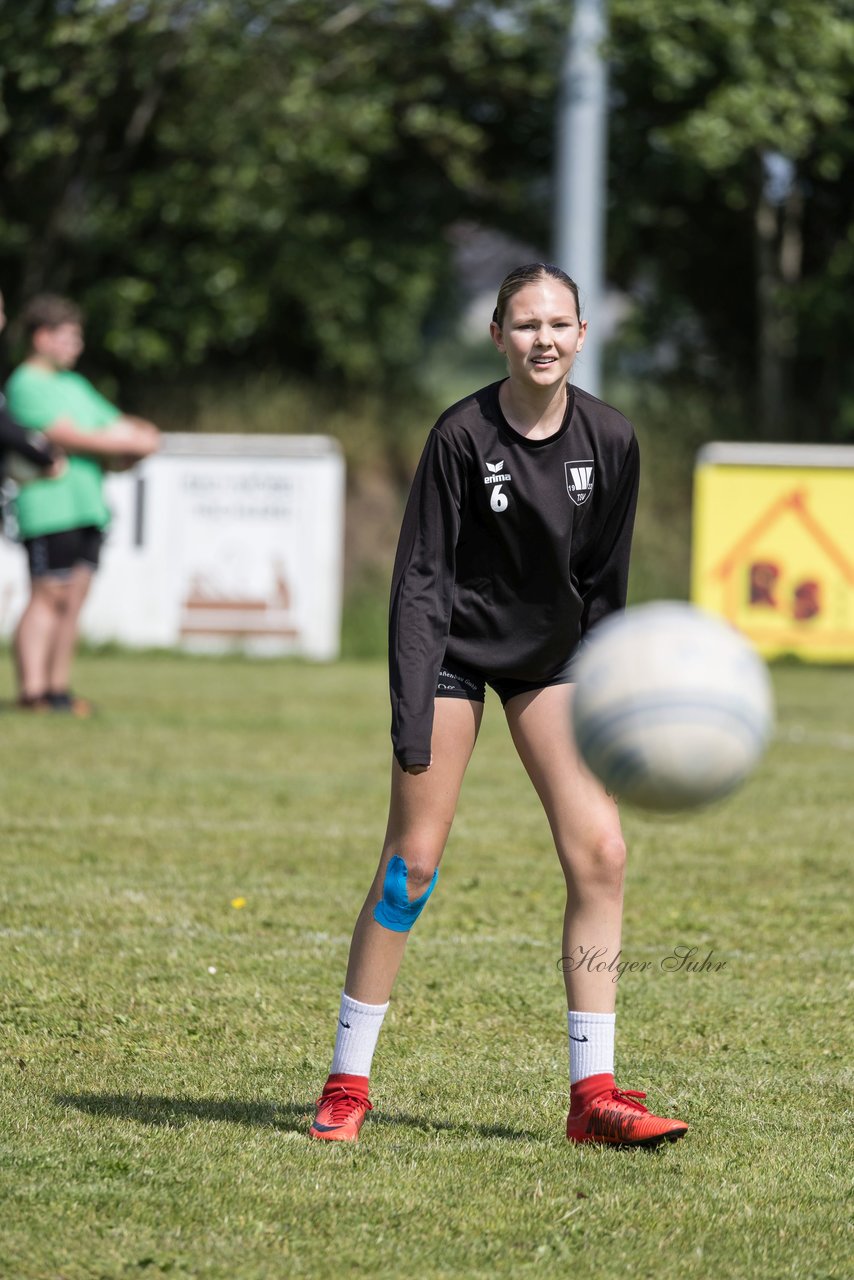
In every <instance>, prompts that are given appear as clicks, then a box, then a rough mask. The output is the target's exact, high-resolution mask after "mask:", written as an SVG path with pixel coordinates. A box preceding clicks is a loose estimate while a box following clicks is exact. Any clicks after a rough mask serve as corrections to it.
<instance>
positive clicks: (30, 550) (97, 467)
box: [6, 294, 160, 715]
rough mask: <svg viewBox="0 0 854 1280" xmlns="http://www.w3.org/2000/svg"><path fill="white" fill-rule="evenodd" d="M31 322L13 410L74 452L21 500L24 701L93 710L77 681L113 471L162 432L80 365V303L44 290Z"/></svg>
mask: <svg viewBox="0 0 854 1280" xmlns="http://www.w3.org/2000/svg"><path fill="white" fill-rule="evenodd" d="M23 324H24V327H25V329H26V333H27V337H28V341H29V354H28V356H27V358H26V360H24V362H23V364H21V365H19V366H18V368H17V369H16V370H15V371H14V373H13V374H12V376H11V377H10V378H9V381H8V383H7V384H6V397H7V402H8V405H9V410H10V412H11V413H12V414H13V416H14V417H15V418H16V419H17V420H18V422H20V423H21V425H22V426H24V427H26V428H27V429H29V430H32V431H39V432H41V433H42V434H43V435H44V436H46V437H47V439H48V440H49V441H50V442H51V443H52V444H53V445H55V446H57V447H58V448H59V449H61V450H62V451H63V452H64V453H65V454H67V456H68V465H67V466H66V467H65V469H64V470H63V471H62V474H60V475H58V476H56V477H54V478H48V479H44V478H39V479H34V480H32V481H31V482H30V483H28V484H24V485H22V486H21V488H20V491H19V493H18V496H17V500H16V514H17V521H18V528H19V531H20V536H21V540H22V542H23V543H24V546H25V547H26V550H27V556H28V559H29V565H30V579H31V584H32V589H31V594H30V599H29V601H28V603H27V606H26V608H25V609H24V612H23V614H22V616H21V620H20V622H19V623H18V629H17V632H16V634H15V658H16V663H17V670H18V681H19V699H18V704H19V706H20V707H22V708H25V709H27V710H37V711H40V710H54V711H66V712H67V711H70V712H73V713H74V714H77V715H87V714H88V713H89V710H90V707H89V704H88V703H87V702H86V701H85V699H82V698H75V697H74V695H73V694H72V693H71V690H70V687H69V686H70V676H71V665H72V660H73V657H74V650H75V648H76V644H77V634H78V626H79V618H80V611H81V609H82V608H83V604H84V601H85V599H86V596H87V595H88V592H89V588H90V586H91V584H92V576H93V574H94V573H95V570H96V569H97V567H98V560H99V555H100V550H101V543H102V540H103V535H104V530H105V529H106V527H107V525H108V524H109V521H110V512H109V509H108V508H107V505H106V502H105V501H104V492H103V475H104V470H105V469H109V470H124V469H126V468H127V467H129V466H133V464H134V463H135V462H138V461H139V460H140V459H141V458H144V457H146V456H147V455H148V454H150V453H153V452H154V451H155V450H156V449H157V448H158V446H159V439H160V433H159V432H158V430H157V428H156V427H155V426H153V425H152V424H151V423H150V422H145V421H143V420H142V419H140V418H132V417H130V416H128V415H126V414H123V413H122V412H121V410H120V409H117V408H116V406H115V405H113V404H111V403H110V401H109V400H106V399H105V398H104V397H103V396H102V395H101V394H100V393H99V392H98V391H96V390H95V388H94V387H93V386H92V384H91V382H89V381H88V380H87V379H86V378H84V377H83V376H82V375H81V374H79V373H75V372H74V371H73V370H74V366H75V364H76V363H77V361H78V359H79V358H80V355H81V353H82V351H83V324H82V317H81V313H80V310H79V308H78V307H77V306H76V305H75V304H74V303H73V302H70V301H69V300H68V299H66V298H60V297H57V296H56V295H54V294H42V295H40V296H39V297H36V298H33V300H32V301H31V302H30V303H29V305H28V306H27V307H26V309H25V312H24V315H23Z"/></svg>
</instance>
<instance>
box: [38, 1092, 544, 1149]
mask: <svg viewBox="0 0 854 1280" xmlns="http://www.w3.org/2000/svg"><path fill="white" fill-rule="evenodd" d="M54 1102H56V1104H57V1105H58V1106H61V1107H73V1108H74V1109H75V1110H77V1111H85V1112H88V1113H89V1115H93V1116H108V1117H111V1118H112V1119H115V1120H135V1121H136V1122H137V1123H138V1124H148V1125H160V1126H162V1127H164V1128H169V1129H180V1128H182V1127H183V1126H184V1125H185V1124H189V1123H190V1122H192V1121H193V1120H209V1121H222V1120H224V1121H227V1122H228V1123H229V1124H246V1125H257V1126H260V1127H262V1128H270V1129H281V1130H284V1131H287V1132H292V1133H305V1132H307V1130H308V1123H307V1121H308V1119H309V1117H310V1116H313V1115H314V1107H313V1106H311V1105H308V1104H305V1103H296V1102H284V1103H277V1102H241V1101H240V1100H239V1099H237V1098H221V1099H214V1098H167V1097H164V1096H161V1095H158V1094H134V1093H64V1094H57V1095H56V1097H55V1098H54ZM369 1123H370V1124H375V1125H394V1126H400V1127H402V1128H406V1129H420V1130H422V1132H424V1133H434V1132H435V1131H437V1130H452V1131H454V1132H457V1133H469V1134H478V1135H479V1136H480V1137H483V1138H503V1139H506V1140H508V1141H514V1142H535V1141H537V1139H536V1136H535V1135H534V1134H533V1133H527V1132H526V1131H525V1130H522V1129H508V1128H506V1127H505V1126H503V1125H483V1124H465V1123H460V1124H454V1123H452V1122H451V1121H448V1120H427V1119H425V1118H424V1117H423V1116H413V1115H408V1114H406V1113H404V1112H391V1113H384V1114H377V1112H374V1113H373V1115H372V1116H370V1117H369Z"/></svg>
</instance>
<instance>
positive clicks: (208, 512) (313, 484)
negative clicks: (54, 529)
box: [0, 434, 344, 659]
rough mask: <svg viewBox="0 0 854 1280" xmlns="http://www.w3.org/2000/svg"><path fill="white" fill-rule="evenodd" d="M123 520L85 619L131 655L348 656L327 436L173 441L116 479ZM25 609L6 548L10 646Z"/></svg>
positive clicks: (115, 527) (0, 559)
mask: <svg viewBox="0 0 854 1280" xmlns="http://www.w3.org/2000/svg"><path fill="white" fill-rule="evenodd" d="M106 492H107V502H108V504H109V506H110V508H111V510H112V512H113V520H112V524H111V526H110V530H109V533H108V537H107V540H106V543H105V545H104V549H103V553H102V559H101V568H100V570H99V572H98V574H97V575H96V577H95V581H94V584H93V587H92V591H91V593H90V596H89V599H88V600H87V602H86V606H85V609H84V612H83V616H82V619H81V631H82V634H83V636H84V637H85V638H86V639H88V640H91V641H95V642H104V641H110V640H112V641H118V642H120V643H121V644H126V645H128V646H132V647H152V646H155V647H168V648H171V647H176V646H181V647H184V648H189V649H198V650H209V651H210V650H213V651H216V650H225V649H241V650H244V651H247V652H253V653H261V654H301V655H304V656H305V657H309V658H317V659H329V658H334V657H336V656H337V654H338V649H339V640H340V629H341V590H342V558H343V557H342V553H343V541H344V461H343V458H342V456H341V451H340V448H339V446H338V444H337V442H336V441H335V440H333V439H331V438H329V437H326V436H229V435H222V436H220V435H189V434H188V435H177V434H174V435H167V436H165V437H164V445H163V449H162V450H161V452H160V453H158V454H156V455H155V456H154V457H152V458H148V459H146V461H145V462H143V463H141V464H140V465H139V466H138V467H135V468H134V470H133V471H130V472H125V473H121V474H114V475H109V476H107V478H106ZM26 597H27V573H26V557H25V554H24V551H23V548H21V547H18V546H15V545H14V544H12V543H10V542H8V541H6V540H2V541H0V632H2V634H3V635H5V636H9V635H10V634H11V632H12V631H13V629H14V626H15V624H16V622H17V619H18V617H19V616H20V613H21V610H22V609H23V607H24V604H25V601H26Z"/></svg>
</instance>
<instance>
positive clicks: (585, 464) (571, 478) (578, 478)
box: [564, 458, 593, 507]
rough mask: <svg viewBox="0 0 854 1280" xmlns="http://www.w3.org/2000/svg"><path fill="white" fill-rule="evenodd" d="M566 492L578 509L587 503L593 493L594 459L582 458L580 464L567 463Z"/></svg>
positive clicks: (565, 464)
mask: <svg viewBox="0 0 854 1280" xmlns="http://www.w3.org/2000/svg"><path fill="white" fill-rule="evenodd" d="M564 466H565V468H566V491H567V493H568V494H569V496H570V498H572V501H573V502H574V503H575V505H576V506H577V507H580V506H581V505H582V504H583V503H585V502H586V501H587V499H588V498H589V497H590V495H591V493H592V492H593V459H592V458H582V459H581V460H580V461H578V462H565V463H564Z"/></svg>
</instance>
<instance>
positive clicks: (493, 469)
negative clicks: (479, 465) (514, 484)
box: [483, 458, 510, 484]
mask: <svg viewBox="0 0 854 1280" xmlns="http://www.w3.org/2000/svg"><path fill="white" fill-rule="evenodd" d="M503 466H504V459H503V458H502V459H501V461H500V462H487V464H486V469H487V471H488V472H489V475H488V476H484V477H483V483H484V484H504V482H505V481H506V480H509V479H510V477H509V475H505V474H503V473H502V471H501V468H502V467H503Z"/></svg>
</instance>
